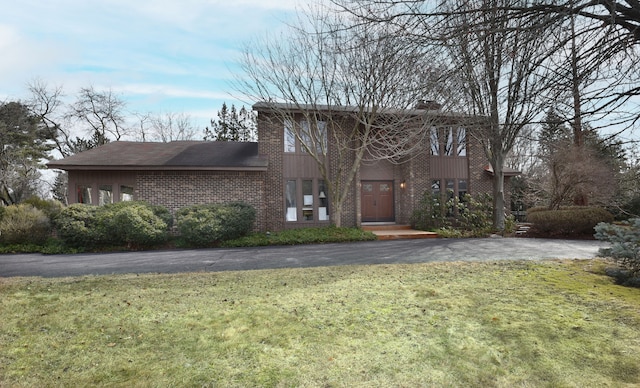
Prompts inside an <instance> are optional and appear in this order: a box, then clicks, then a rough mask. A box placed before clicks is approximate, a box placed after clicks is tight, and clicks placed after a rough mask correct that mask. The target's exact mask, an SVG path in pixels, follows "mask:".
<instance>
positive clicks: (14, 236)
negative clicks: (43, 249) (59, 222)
mask: <svg viewBox="0 0 640 388" xmlns="http://www.w3.org/2000/svg"><path fill="white" fill-rule="evenodd" d="M50 234H51V224H50V222H49V217H47V215H46V214H45V213H44V212H43V211H42V210H40V209H37V208H35V207H34V206H32V205H29V204H20V205H11V206H7V207H6V208H4V209H3V214H2V220H1V221H0V241H1V242H2V243H5V244H29V243H31V244H42V243H44V242H45V241H46V240H47V238H48V237H49V236H50Z"/></svg>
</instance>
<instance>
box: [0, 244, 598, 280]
mask: <svg viewBox="0 0 640 388" xmlns="http://www.w3.org/2000/svg"><path fill="white" fill-rule="evenodd" d="M605 246H607V244H606V243H604V242H601V241H580V240H548V239H531V238H482V239H425V240H390V241H370V242H358V243H342V244H314V245H297V246H278V247H256V248H230V249H197V250H169V251H145V252H118V253H91V254H74V255H41V254H16V255H0V277H10V276H43V277H63V276H80V275H105V274H122V273H179V272H200V271H208V272H214V271H234V270H254V269H270V268H303V267H320V266H334V265H356V264H392V263H427V262H434V261H491V260H542V259H554V258H557V259H566V258H583V259H587V258H593V257H595V256H596V255H597V253H598V248H600V247H605Z"/></svg>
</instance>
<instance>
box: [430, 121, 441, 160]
mask: <svg viewBox="0 0 640 388" xmlns="http://www.w3.org/2000/svg"><path fill="white" fill-rule="evenodd" d="M429 139H430V141H431V155H433V156H438V155H440V141H439V140H438V128H436V127H431V134H430V135H429Z"/></svg>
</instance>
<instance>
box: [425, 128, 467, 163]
mask: <svg viewBox="0 0 640 388" xmlns="http://www.w3.org/2000/svg"><path fill="white" fill-rule="evenodd" d="M429 140H430V143H431V145H430V154H431V155H432V156H467V130H466V129H465V128H463V127H458V128H455V127H445V128H437V127H431V130H430V134H429Z"/></svg>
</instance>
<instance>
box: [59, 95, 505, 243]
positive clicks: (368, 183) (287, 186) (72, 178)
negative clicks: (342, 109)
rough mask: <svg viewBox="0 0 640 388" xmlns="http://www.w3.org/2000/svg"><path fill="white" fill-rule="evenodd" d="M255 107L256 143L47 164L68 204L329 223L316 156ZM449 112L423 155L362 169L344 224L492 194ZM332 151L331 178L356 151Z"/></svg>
mask: <svg viewBox="0 0 640 388" xmlns="http://www.w3.org/2000/svg"><path fill="white" fill-rule="evenodd" d="M254 110H255V111H257V123H258V139H259V141H258V142H257V143H235V142H198V141H180V142H170V143H143V142H113V143H108V144H106V145H104V146H101V147H98V148H96V149H92V150H88V151H85V152H82V153H79V154H77V155H73V156H70V157H68V158H64V159H62V160H59V161H54V162H51V163H49V164H48V166H49V168H55V169H61V170H66V171H67V172H68V177H69V184H68V187H69V193H68V199H69V203H78V202H84V203H90V204H93V205H101V204H104V203H109V202H117V201H122V200H131V199H135V200H143V201H147V202H149V203H151V204H154V205H162V206H165V207H167V208H168V209H169V210H170V211H171V212H172V213H173V214H175V212H176V211H177V210H178V209H180V208H182V207H185V206H188V205H193V204H205V203H220V202H230V201H243V202H246V203H248V204H250V205H252V206H253V207H254V208H255V209H256V225H255V229H256V230H260V231H277V230H282V229H286V228H296V227H305V226H321V225H328V224H330V223H331V220H330V213H331V212H330V210H331V206H332V204H331V203H330V202H329V200H328V198H327V197H328V196H327V186H326V185H327V183H328V182H325V181H324V179H323V177H322V175H321V174H320V172H319V169H318V165H317V163H316V161H314V160H313V159H312V158H311V157H310V156H309V155H307V154H305V152H303V151H302V150H301V148H300V145H299V144H297V145H296V146H295V147H294V146H293V144H289V145H287V144H286V141H287V139H285V137H286V135H285V132H286V130H285V123H284V122H283V119H279V117H280V116H278V115H277V114H275V112H274V110H273V109H272V106H271V105H269V104H265V103H258V104H256V105H254ZM438 114H440V115H442V113H438ZM291 117H292V118H294V120H295V117H296V116H295V115H292V116H291ZM446 117H447V120H446V125H443V126H442V127H438V128H437V129H432V131H435V133H432V134H431V136H430V137H425V138H424V140H423V143H424V144H422V146H421V147H420V148H421V149H423V150H424V151H421V152H419V153H418V154H417V155H415V156H414V157H412V158H410V159H409V160H407V161H405V162H404V163H389V162H386V161H377V162H370V163H366V164H363V165H361V166H360V168H359V170H358V172H357V174H356V176H355V179H354V181H353V182H352V183H351V185H350V186H349V187H348V190H349V192H350V194H349V195H348V196H347V198H346V200H345V201H344V203H343V209H342V210H343V211H342V219H341V224H342V225H343V226H360V225H362V223H363V222H364V223H366V222H391V223H397V224H408V223H409V222H410V218H411V215H412V213H413V211H414V209H416V208H418V206H419V204H420V202H421V199H422V198H423V195H424V194H425V193H426V192H433V191H434V190H441V192H442V193H443V195H444V192H445V190H448V191H447V192H451V193H452V194H454V195H458V194H463V193H470V194H475V193H481V192H488V193H491V189H492V175H491V174H490V173H489V172H488V170H487V162H486V158H485V156H484V154H483V151H482V149H481V146H480V144H479V143H478V142H476V141H473V136H471V133H470V130H468V129H466V128H464V127H462V126H461V124H460V122H459V121H456V117H455V116H454V115H449V116H446ZM329 138H331V137H329ZM436 139H437V141H436ZM436 143H437V146H435V144H436ZM287 147H289V149H288V148H287ZM336 148H337V147H333V146H332V144H331V143H330V142H329V143H328V146H327V149H328V152H327V158H326V164H327V166H328V171H329V174H330V175H331V176H330V179H331V180H334V179H336V177H335V174H336V171H337V170H338V169H337V168H336V166H337V165H338V164H339V163H340V162H341V163H343V164H349V163H351V164H353V163H354V161H355V152H354V151H351V154H350V155H351V156H349V155H347V157H346V159H345V158H344V157H343V158H342V159H339V158H338V151H339V150H338V149H336ZM515 173H516V172H510V173H509V174H507V177H506V178H505V193H506V194H507V196H508V193H509V179H508V177H509V176H511V175H515ZM505 203H507V204H508V203H509V198H505Z"/></svg>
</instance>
